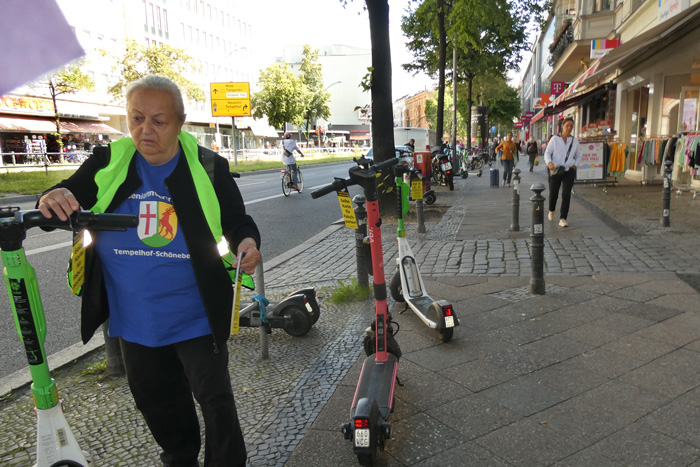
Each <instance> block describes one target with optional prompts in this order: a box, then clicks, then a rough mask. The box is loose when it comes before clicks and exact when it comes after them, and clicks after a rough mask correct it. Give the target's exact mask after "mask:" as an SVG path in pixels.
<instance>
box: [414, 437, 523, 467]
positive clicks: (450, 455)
mask: <svg viewBox="0 0 700 467" xmlns="http://www.w3.org/2000/svg"><path fill="white" fill-rule="evenodd" d="M465 465H475V466H476V465H478V466H480V467H506V466H509V465H511V464H509V463H508V462H506V461H505V460H503V459H501V458H499V457H497V456H496V455H495V454H493V453H492V452H490V451H489V450H488V449H484V448H483V447H481V446H479V445H478V444H476V443H472V442H467V443H462V444H460V445H459V446H457V447H454V448H452V449H449V450H447V451H444V452H442V453H440V454H438V455H436V456H433V457H431V458H430V459H426V460H424V461H421V462H419V463H417V464H414V466H415V467H463V466H465Z"/></svg>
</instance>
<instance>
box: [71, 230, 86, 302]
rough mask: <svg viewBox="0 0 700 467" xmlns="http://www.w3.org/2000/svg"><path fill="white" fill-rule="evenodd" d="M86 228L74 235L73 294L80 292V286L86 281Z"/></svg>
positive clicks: (72, 257) (72, 259)
mask: <svg viewBox="0 0 700 467" xmlns="http://www.w3.org/2000/svg"><path fill="white" fill-rule="evenodd" d="M84 238H85V229H81V230H80V231H79V232H76V233H75V234H74V235H73V254H72V255H71V272H72V274H73V277H72V283H71V290H72V292H73V295H78V294H79V293H80V288H81V287H82V286H83V284H84V283H85V246H84Z"/></svg>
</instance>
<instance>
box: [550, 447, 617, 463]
mask: <svg viewBox="0 0 700 467" xmlns="http://www.w3.org/2000/svg"><path fill="white" fill-rule="evenodd" d="M552 465H553V466H554V467H593V466H603V465H604V466H608V467H618V466H622V464H620V463H618V462H615V461H613V460H612V459H610V458H608V457H605V456H603V455H602V454H600V453H599V452H597V451H596V450H595V449H594V448H592V447H590V448H586V449H583V450H581V451H578V452H576V453H574V454H572V455H571V456H569V457H567V458H565V459H562V460H560V461H558V462H556V463H554V464H552Z"/></svg>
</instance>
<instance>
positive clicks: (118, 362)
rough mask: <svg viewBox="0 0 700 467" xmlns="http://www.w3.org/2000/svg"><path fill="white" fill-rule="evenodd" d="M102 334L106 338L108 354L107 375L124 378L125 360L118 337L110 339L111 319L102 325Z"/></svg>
mask: <svg viewBox="0 0 700 467" xmlns="http://www.w3.org/2000/svg"><path fill="white" fill-rule="evenodd" d="M102 334H103V335H104V338H105V353H106V354H107V363H106V366H107V374H108V375H112V376H124V375H125V374H126V368H124V359H123V358H122V348H121V345H119V339H118V338H117V337H109V319H108V320H107V321H105V322H104V323H103V324H102Z"/></svg>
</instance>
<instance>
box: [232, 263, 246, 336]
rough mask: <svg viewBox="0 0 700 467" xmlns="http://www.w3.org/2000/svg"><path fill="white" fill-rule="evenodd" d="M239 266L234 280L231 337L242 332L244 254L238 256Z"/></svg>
mask: <svg viewBox="0 0 700 467" xmlns="http://www.w3.org/2000/svg"><path fill="white" fill-rule="evenodd" d="M238 256H239V260H238V265H237V266H236V276H235V280H234V284H235V285H234V289H233V311H232V314H231V335H232V336H234V335H236V334H238V331H239V330H240V318H241V281H240V278H241V277H240V276H241V272H240V271H241V260H242V259H243V254H240V255H238Z"/></svg>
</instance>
